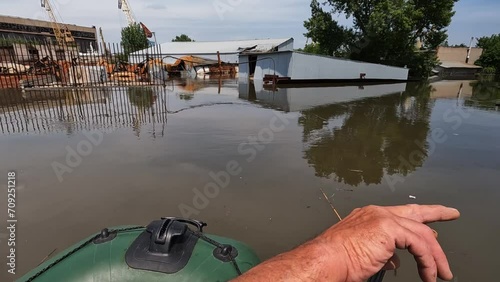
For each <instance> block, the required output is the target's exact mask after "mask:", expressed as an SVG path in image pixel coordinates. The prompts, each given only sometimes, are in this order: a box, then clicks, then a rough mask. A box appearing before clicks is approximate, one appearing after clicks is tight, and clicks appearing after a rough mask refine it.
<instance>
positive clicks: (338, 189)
mask: <svg viewBox="0 0 500 282" xmlns="http://www.w3.org/2000/svg"><path fill="white" fill-rule="evenodd" d="M337 191H343V192H354V190H353V189H343V188H337Z"/></svg>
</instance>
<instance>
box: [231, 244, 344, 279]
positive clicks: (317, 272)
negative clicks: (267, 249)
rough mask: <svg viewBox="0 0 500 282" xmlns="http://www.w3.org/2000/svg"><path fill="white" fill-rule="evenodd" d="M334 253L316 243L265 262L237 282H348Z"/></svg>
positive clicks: (305, 245)
mask: <svg viewBox="0 0 500 282" xmlns="http://www.w3.org/2000/svg"><path fill="white" fill-rule="evenodd" d="M332 256H334V254H332V250H331V249H330V248H328V249H326V248H325V245H324V244H322V243H321V242H320V241H319V240H313V241H311V242H309V243H306V244H304V245H302V246H300V247H298V248H296V249H294V250H292V251H289V252H287V253H284V254H281V255H279V256H276V257H274V258H272V259H270V260H268V261H265V262H263V263H261V264H260V265H258V266H256V267H255V268H253V269H251V270H250V271H249V272H247V273H245V274H244V275H242V276H240V277H239V278H237V279H235V280H233V282H248V281H273V282H274V281H333V282H337V281H338V282H344V281H345V280H344V279H343V278H342V277H345V273H344V272H345V270H344V269H343V267H342V265H340V263H342V260H335V259H331V258H332Z"/></svg>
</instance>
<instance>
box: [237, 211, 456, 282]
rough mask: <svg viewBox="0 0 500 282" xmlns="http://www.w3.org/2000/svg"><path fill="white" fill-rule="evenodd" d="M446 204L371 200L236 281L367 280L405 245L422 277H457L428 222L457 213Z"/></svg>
mask: <svg viewBox="0 0 500 282" xmlns="http://www.w3.org/2000/svg"><path fill="white" fill-rule="evenodd" d="M459 216H460V213H459V212H458V211H457V210H456V209H452V208H446V207H443V206H419V205H407V206H398V207H377V206H369V207H365V208H361V209H356V210H354V211H353V212H352V213H351V214H350V215H349V216H348V217H346V218H345V219H344V220H343V221H341V222H340V223H338V224H336V225H334V226H332V227H331V228H329V229H328V230H326V231H325V232H324V233H323V234H321V235H319V236H318V237H317V238H315V239H313V240H312V241H310V242H308V243H305V244H304V245H302V246H300V247H298V248H296V249H295V250H292V251H290V252H288V253H285V254H282V255H279V256H277V257H275V258H272V259H270V260H268V261H266V262H264V263H262V264H261V265H259V266H257V267H255V268H254V269H252V270H250V271H249V272H248V273H246V274H245V275H243V276H241V277H239V278H238V279H236V280H235V281H338V282H358V281H365V280H367V279H368V278H370V277H371V276H373V275H374V274H376V273H377V272H378V271H379V270H381V269H386V270H389V269H394V268H397V267H398V265H399V260H398V259H397V257H396V256H395V251H396V249H407V250H408V251H409V252H410V253H411V254H412V255H413V256H414V257H415V260H416V262H417V266H418V271H419V274H420V277H421V278H422V281H424V282H435V281H436V280H437V278H438V277H439V278H441V279H443V280H451V279H453V274H452V273H451V270H450V267H449V264H448V260H447V258H446V256H445V254H444V252H443V250H442V248H441V246H440V245H439V243H438V241H437V239H436V233H435V231H434V230H432V229H431V228H429V227H428V226H427V225H426V224H427V223H432V222H439V221H449V220H454V219H457V218H458V217H459Z"/></svg>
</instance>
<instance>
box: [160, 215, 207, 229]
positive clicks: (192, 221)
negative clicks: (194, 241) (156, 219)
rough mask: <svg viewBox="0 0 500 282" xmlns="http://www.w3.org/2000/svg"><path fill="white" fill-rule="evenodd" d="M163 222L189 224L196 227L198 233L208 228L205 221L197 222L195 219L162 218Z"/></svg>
mask: <svg viewBox="0 0 500 282" xmlns="http://www.w3.org/2000/svg"><path fill="white" fill-rule="evenodd" d="M161 219H162V220H167V221H168V220H170V221H178V222H182V223H187V224H191V225H193V226H195V227H196V228H197V229H198V231H200V232H203V228H204V227H206V226H207V224H206V223H205V222H203V221H199V220H195V219H185V218H178V217H162V218H161Z"/></svg>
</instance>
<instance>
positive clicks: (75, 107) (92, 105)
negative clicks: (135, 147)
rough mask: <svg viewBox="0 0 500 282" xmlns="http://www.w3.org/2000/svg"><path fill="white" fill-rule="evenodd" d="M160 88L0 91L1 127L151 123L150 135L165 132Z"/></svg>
mask: <svg viewBox="0 0 500 282" xmlns="http://www.w3.org/2000/svg"><path fill="white" fill-rule="evenodd" d="M160 100H163V101H164V100H165V95H164V92H163V91H162V89H161V88H158V89H155V88H147V87H141V88H138V87H128V88H100V89H74V90H40V91H27V92H24V93H23V92H21V91H18V90H2V92H1V93H0V113H1V114H2V115H1V116H0V119H1V120H0V130H1V131H2V133H4V134H14V133H37V134H47V133H65V134H67V135H72V134H73V133H75V132H78V131H82V130H103V131H112V130H115V129H117V128H132V129H133V131H134V134H135V135H136V136H138V137H140V136H141V128H142V126H143V125H145V124H152V130H150V132H148V134H149V135H150V136H151V137H153V138H154V137H157V136H164V131H165V124H166V122H167V114H166V112H167V110H166V103H161V101H160Z"/></svg>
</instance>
